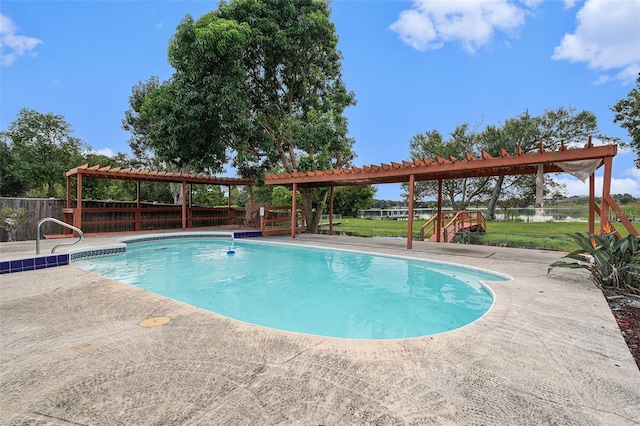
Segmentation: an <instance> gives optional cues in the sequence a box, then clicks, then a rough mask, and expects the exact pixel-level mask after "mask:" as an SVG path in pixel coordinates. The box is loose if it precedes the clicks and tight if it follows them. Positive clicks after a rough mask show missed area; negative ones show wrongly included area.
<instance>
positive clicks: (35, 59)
mask: <svg viewBox="0 0 640 426" xmlns="http://www.w3.org/2000/svg"><path fill="white" fill-rule="evenodd" d="M217 4H218V2H217V1H170V0H166V1H162V0H161V1H135V0H130V1H106V0H105V1H81V0H77V1H55V0H53V1H51V0H50V1H30V0H20V1H12V0H3V1H2V4H1V6H0V7H1V9H0V54H1V57H0V62H1V64H2V65H1V67H0V72H1V74H0V90H1V95H0V96H1V98H0V129H2V130H5V129H6V128H7V126H8V125H9V123H10V122H11V121H13V120H15V118H16V117H17V114H18V111H19V110H20V109H21V108H31V109H35V110H37V111H39V112H43V113H45V112H51V113H54V114H60V115H63V116H64V117H65V118H66V120H67V121H68V122H69V123H70V124H71V125H72V127H73V129H74V135H75V136H77V137H79V138H81V139H82V140H84V141H85V142H86V143H88V144H89V145H90V146H91V147H92V148H93V149H94V150H96V151H98V152H102V153H107V154H109V153H114V152H127V153H129V147H128V145H127V142H126V141H127V139H128V137H129V135H128V133H127V132H125V131H123V130H122V129H121V119H122V118H123V117H124V111H125V110H126V109H128V99H129V96H130V94H131V87H132V86H133V85H135V84H137V83H138V82H139V81H144V80H146V79H148V78H149V77H150V76H152V75H155V76H158V77H159V78H160V80H161V81H162V80H165V79H167V78H169V76H170V75H171V74H172V71H173V70H172V69H171V67H170V66H169V65H168V63H167V57H166V56H167V55H166V51H167V46H168V43H169V39H170V38H171V36H172V35H173V34H174V32H175V28H176V26H177V25H178V24H179V22H180V21H181V20H182V19H183V18H184V16H185V15H186V14H190V15H192V16H193V17H195V18H198V17H200V16H202V15H203V14H205V13H207V12H209V11H211V10H214V9H215V8H216V6H217ZM332 9H333V13H332V21H333V22H334V23H335V25H336V31H337V34H338V37H339V38H340V43H339V48H340V50H341V51H342V54H343V57H344V59H343V72H344V75H343V78H344V81H345V83H346V85H347V88H348V89H349V90H351V91H353V92H354V93H355V95H356V99H357V105H356V106H354V107H351V108H349V109H348V110H347V112H346V115H347V117H348V118H349V130H350V136H352V137H353V138H354V139H355V140H356V145H355V150H356V152H357V154H358V157H357V158H356V160H355V164H356V165H358V166H362V165H367V164H380V163H388V162H391V161H396V162H398V161H400V160H403V159H406V158H408V157H409V152H408V145H409V140H410V139H411V138H412V137H413V136H415V135H417V134H419V133H423V132H425V131H428V130H434V129H437V130H439V131H440V132H441V133H443V134H445V135H446V134H448V133H449V132H451V131H453V130H454V128H455V127H456V126H457V125H459V124H462V123H469V124H470V125H471V126H472V127H473V126H476V125H478V126H480V128H484V126H486V125H489V124H500V123H502V122H504V121H505V120H507V119H509V118H513V117H516V116H518V115H520V114H521V113H523V112H525V111H526V110H528V111H529V113H530V114H532V115H539V114H542V113H543V112H544V110H549V109H556V108H559V107H565V108H576V109H577V110H578V111H579V110H583V109H586V110H590V111H592V112H593V113H595V114H596V116H597V118H598V124H599V129H600V131H601V133H602V134H605V135H609V136H617V137H620V138H622V139H623V140H629V137H628V135H627V133H626V131H625V130H624V129H622V128H620V127H619V125H617V124H614V123H613V113H612V112H611V111H610V107H611V106H612V105H613V104H615V103H616V102H617V101H618V100H619V99H622V98H625V97H626V96H627V94H628V93H629V91H630V90H631V89H632V88H633V87H634V85H635V79H636V78H637V75H638V72H640V25H639V24H640V0H583V1H580V0H552V1H543V0H461V1H454V0H447V1H441V0H418V1H413V2H410V1H390V0H388V1H387V0H377V1H374V0H368V1H367V0H350V1H347V0H334V2H333V4H332ZM634 159H635V154H634V153H633V152H625V151H624V150H621V149H619V151H618V156H617V157H616V158H615V160H614V165H613V174H614V179H613V183H612V192H613V193H630V194H632V195H634V196H635V197H640V170H638V169H637V168H635V167H634V166H633V160H634ZM232 172H233V171H232V170H230V173H232ZM557 180H559V181H561V182H563V183H566V184H567V189H568V193H569V194H570V195H574V194H587V192H588V189H587V186H586V184H583V183H582V182H580V181H579V180H577V179H575V178H573V177H571V176H568V175H565V174H562V175H557ZM598 186H599V185H598ZM376 197H377V198H385V199H400V188H399V185H380V186H379V188H378V193H377V196H376Z"/></svg>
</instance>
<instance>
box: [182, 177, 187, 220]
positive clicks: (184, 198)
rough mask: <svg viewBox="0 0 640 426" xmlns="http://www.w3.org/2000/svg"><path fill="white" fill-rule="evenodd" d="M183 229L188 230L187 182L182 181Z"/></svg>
mask: <svg viewBox="0 0 640 426" xmlns="http://www.w3.org/2000/svg"><path fill="white" fill-rule="evenodd" d="M182 230H183V231H186V230H187V182H185V181H184V180H183V181H182Z"/></svg>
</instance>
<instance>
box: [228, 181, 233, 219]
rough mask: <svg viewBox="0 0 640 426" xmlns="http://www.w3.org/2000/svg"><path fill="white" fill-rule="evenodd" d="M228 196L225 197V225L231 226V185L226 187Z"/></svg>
mask: <svg viewBox="0 0 640 426" xmlns="http://www.w3.org/2000/svg"><path fill="white" fill-rule="evenodd" d="M228 188H229V194H228V196H227V225H232V224H233V216H232V215H231V185H229V186H228Z"/></svg>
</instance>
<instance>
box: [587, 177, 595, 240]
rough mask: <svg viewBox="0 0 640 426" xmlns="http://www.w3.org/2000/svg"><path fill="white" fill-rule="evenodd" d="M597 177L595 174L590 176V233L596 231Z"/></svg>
mask: <svg viewBox="0 0 640 426" xmlns="http://www.w3.org/2000/svg"><path fill="white" fill-rule="evenodd" d="M595 182H596V176H595V172H594V173H591V175H590V176H589V232H590V233H592V234H593V233H594V232H595V230H596V226H595V223H596V190H595V188H596V183H595Z"/></svg>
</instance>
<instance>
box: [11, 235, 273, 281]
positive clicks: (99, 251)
mask: <svg viewBox="0 0 640 426" xmlns="http://www.w3.org/2000/svg"><path fill="white" fill-rule="evenodd" d="M232 235H233V238H257V237H262V232H260V231H229V232H179V233H170V234H155V235H147V236H140V237H127V238H123V239H121V240H120V242H121V244H117V245H113V246H104V247H93V248H86V249H76V250H72V251H70V252H69V253H68V254H50V255H46V256H36V257H29V258H26V259H17V260H8V261H2V262H0V275H2V274H10V273H13V272H24V271H34V270H37V269H45V268H53V267H56V266H64V265H69V264H70V263H71V262H73V261H76V260H81V259H87V258H90V257H98V256H113V255H117V254H120V253H124V252H126V251H127V246H130V245H131V246H133V245H136V244H144V243H151V242H155V241H167V240H193V239H221V238H231V236H232Z"/></svg>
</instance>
